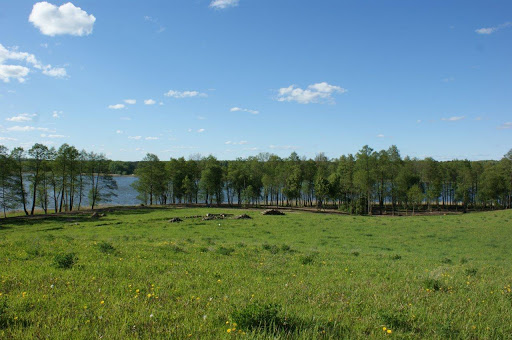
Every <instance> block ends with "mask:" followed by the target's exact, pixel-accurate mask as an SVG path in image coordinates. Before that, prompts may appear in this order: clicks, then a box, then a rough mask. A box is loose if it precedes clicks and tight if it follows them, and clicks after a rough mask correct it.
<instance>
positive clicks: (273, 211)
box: [261, 209, 285, 215]
mask: <svg viewBox="0 0 512 340" xmlns="http://www.w3.org/2000/svg"><path fill="white" fill-rule="evenodd" d="M261 214H262V215H284V214H285V213H284V212H282V211H281V210H277V209H268V210H265V211H264V212H262V213H261Z"/></svg>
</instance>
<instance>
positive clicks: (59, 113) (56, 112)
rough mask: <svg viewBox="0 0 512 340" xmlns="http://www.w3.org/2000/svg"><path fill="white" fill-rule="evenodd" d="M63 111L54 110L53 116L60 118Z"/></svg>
mask: <svg viewBox="0 0 512 340" xmlns="http://www.w3.org/2000/svg"><path fill="white" fill-rule="evenodd" d="M62 113H63V112H62V111H53V113H52V117H53V118H56V119H57V118H60V117H61V115H62Z"/></svg>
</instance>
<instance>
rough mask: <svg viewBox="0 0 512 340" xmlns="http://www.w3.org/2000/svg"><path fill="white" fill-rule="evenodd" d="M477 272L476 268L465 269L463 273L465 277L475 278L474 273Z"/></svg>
mask: <svg viewBox="0 0 512 340" xmlns="http://www.w3.org/2000/svg"><path fill="white" fill-rule="evenodd" d="M477 272H478V269H476V268H467V269H466V270H465V271H464V273H465V274H466V276H475V275H476V273H477Z"/></svg>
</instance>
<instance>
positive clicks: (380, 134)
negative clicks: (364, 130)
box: [377, 133, 386, 138]
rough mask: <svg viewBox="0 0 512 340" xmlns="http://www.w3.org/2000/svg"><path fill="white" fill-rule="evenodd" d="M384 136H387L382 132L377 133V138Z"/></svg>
mask: <svg viewBox="0 0 512 340" xmlns="http://www.w3.org/2000/svg"><path fill="white" fill-rule="evenodd" d="M384 137H386V136H384V135H383V134H382V133H379V134H378V135H377V138H384Z"/></svg>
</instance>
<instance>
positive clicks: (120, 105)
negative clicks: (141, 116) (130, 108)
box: [108, 104, 125, 110]
mask: <svg viewBox="0 0 512 340" xmlns="http://www.w3.org/2000/svg"><path fill="white" fill-rule="evenodd" d="M108 108H109V109H112V110H119V109H124V108H125V106H124V104H115V105H109V106H108Z"/></svg>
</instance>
